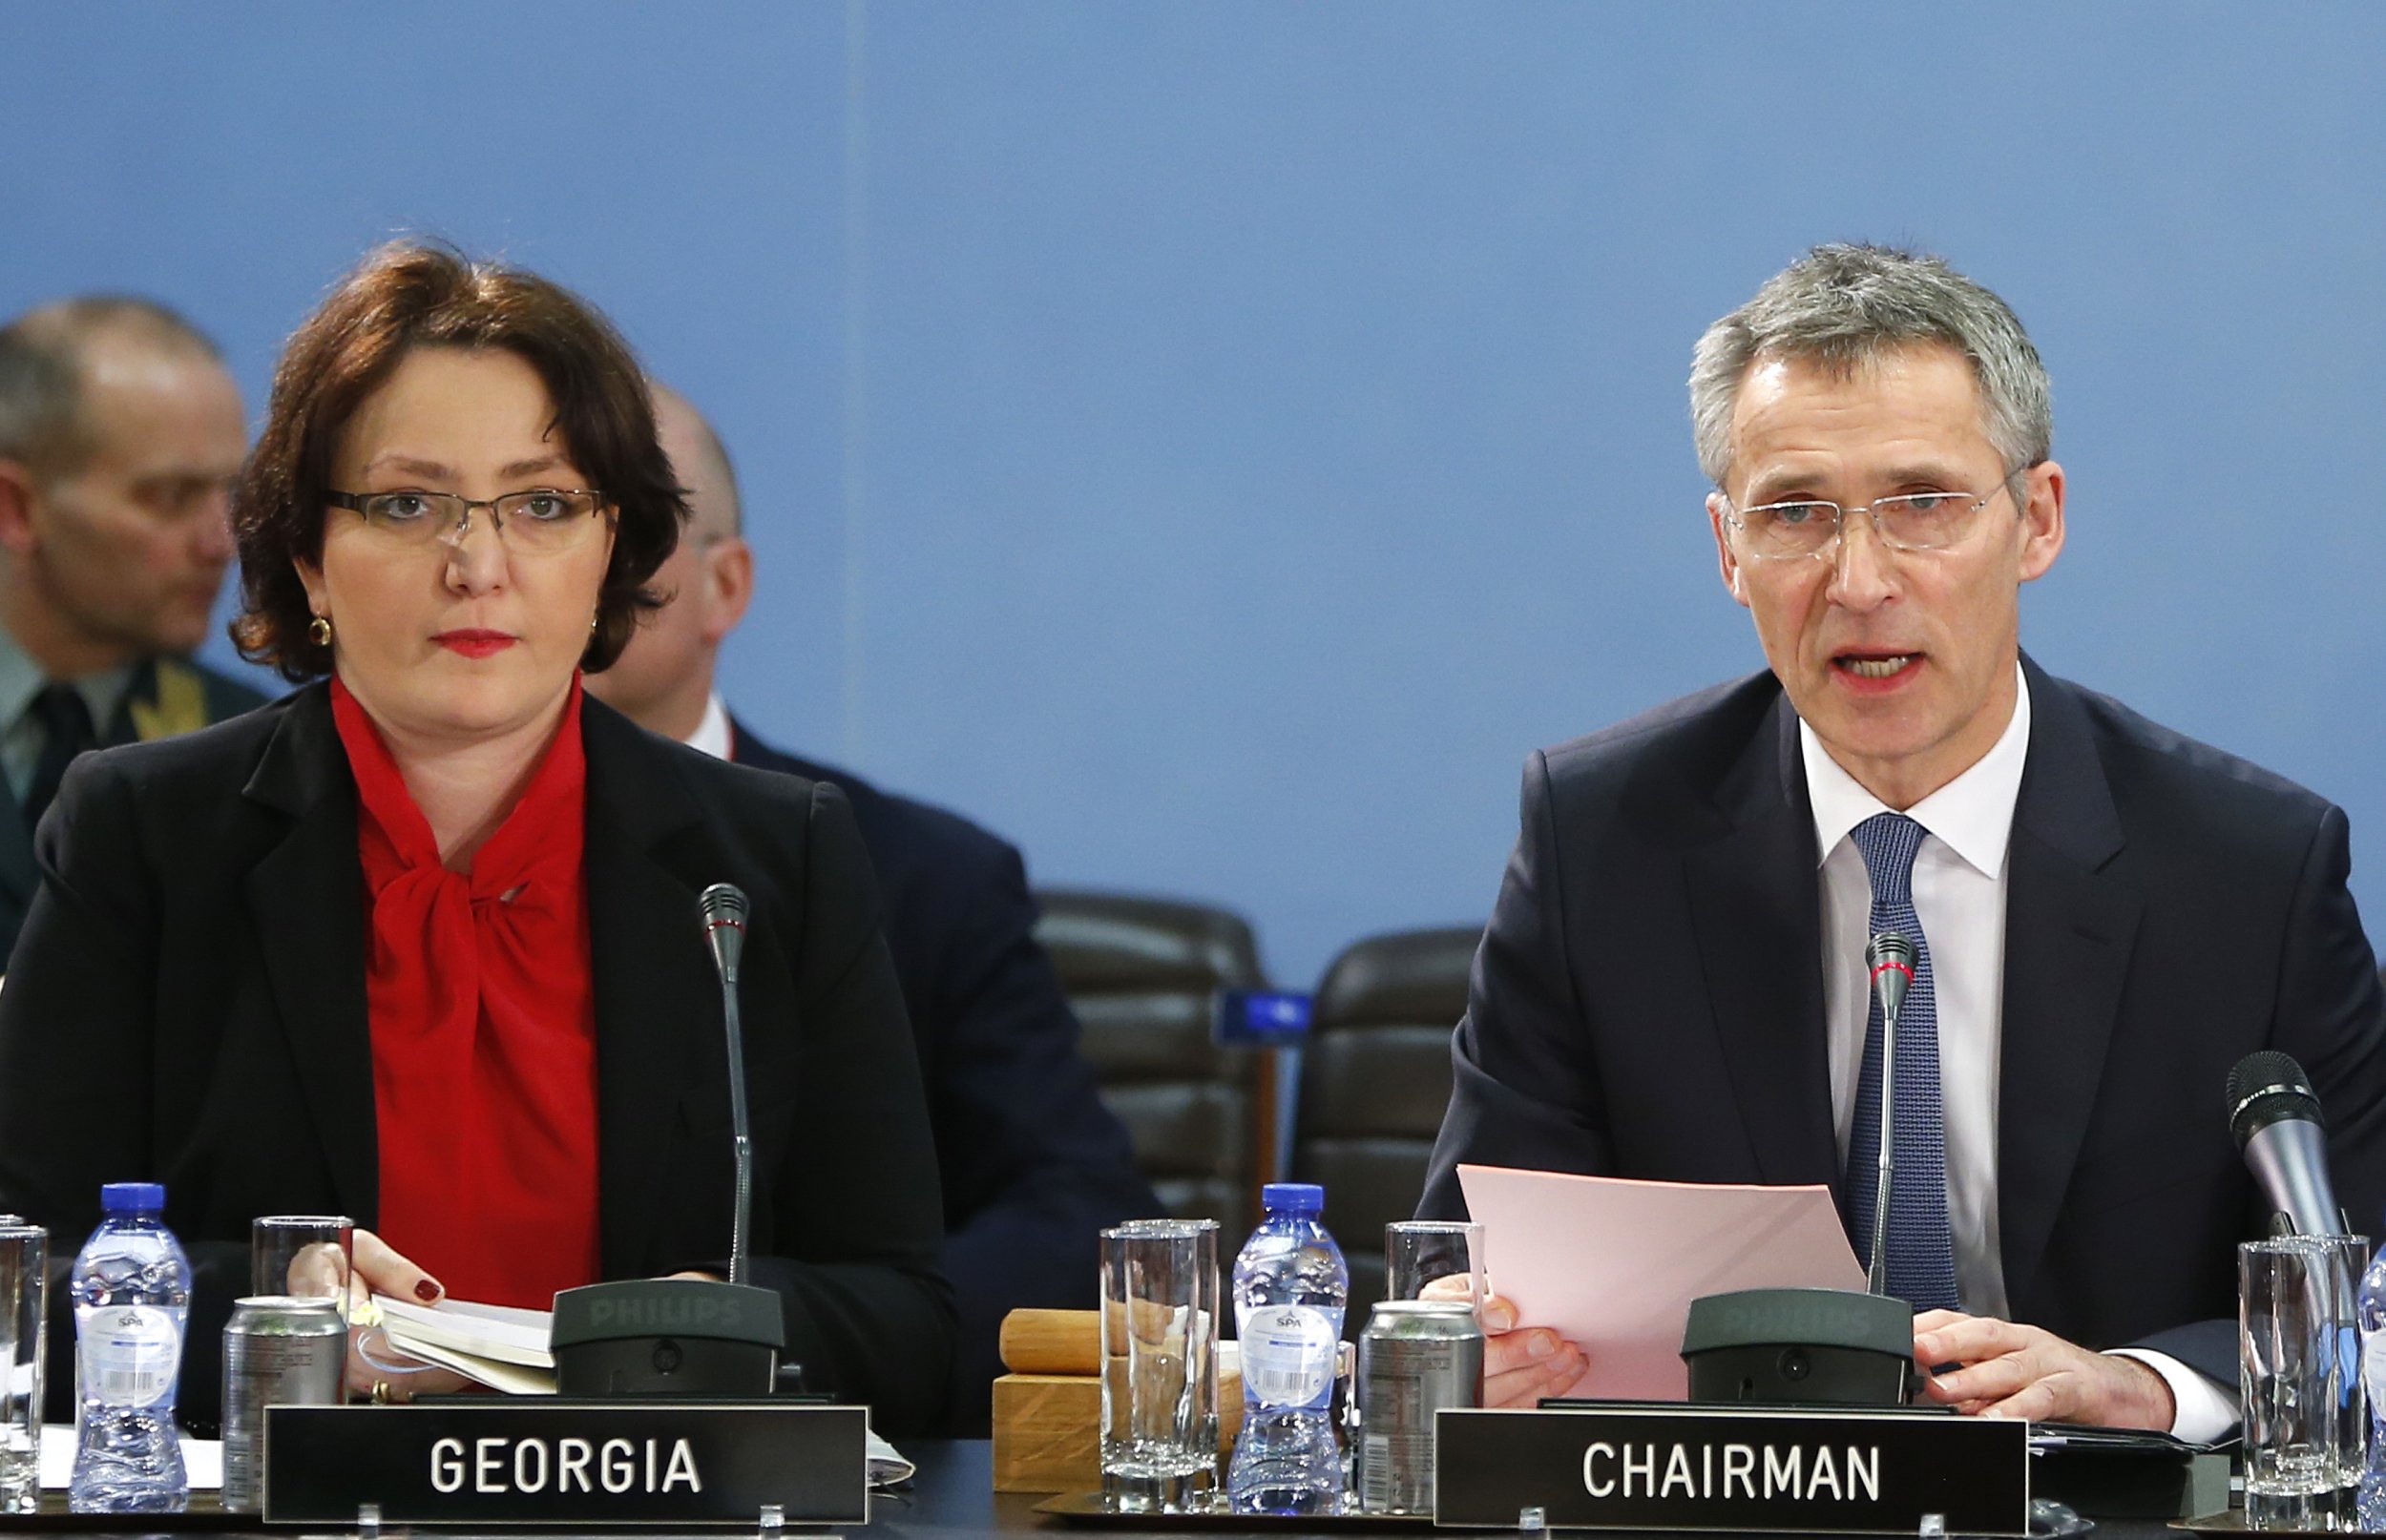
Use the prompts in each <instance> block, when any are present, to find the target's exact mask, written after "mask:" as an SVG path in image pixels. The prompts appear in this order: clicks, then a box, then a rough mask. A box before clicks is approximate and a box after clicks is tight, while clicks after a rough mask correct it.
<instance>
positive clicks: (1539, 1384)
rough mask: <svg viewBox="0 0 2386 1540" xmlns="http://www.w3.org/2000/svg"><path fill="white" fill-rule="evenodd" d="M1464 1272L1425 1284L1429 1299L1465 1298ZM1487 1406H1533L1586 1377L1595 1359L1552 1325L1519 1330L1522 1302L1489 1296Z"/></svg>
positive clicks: (1485, 1350) (1486, 1312) (1485, 1320)
mask: <svg viewBox="0 0 2386 1540" xmlns="http://www.w3.org/2000/svg"><path fill="white" fill-rule="evenodd" d="M1467 1293H1468V1289H1467V1280H1466V1278H1465V1277H1464V1276H1463V1275H1458V1274H1453V1275H1452V1276H1451V1277H1449V1278H1437V1279H1435V1280H1433V1281H1432V1282H1430V1283H1428V1284H1426V1285H1425V1291H1424V1298H1426V1299H1428V1300H1464V1299H1466V1298H1467ZM1482 1318H1483V1405H1486V1406H1531V1405H1536V1404H1537V1403H1538V1402H1539V1401H1540V1399H1541V1398H1542V1397H1543V1396H1555V1395H1559V1394H1560V1393H1562V1392H1563V1391H1564V1390H1565V1389H1566V1387H1567V1386H1569V1385H1571V1384H1574V1382H1575V1381H1577V1380H1580V1378H1582V1371H1583V1369H1584V1368H1586V1367H1588V1366H1589V1363H1590V1360H1589V1359H1588V1358H1586V1357H1584V1356H1583V1352H1582V1348H1581V1345H1580V1343H1577V1342H1568V1341H1566V1340H1565V1339H1564V1338H1562V1337H1560V1336H1559V1335H1558V1334H1557V1333H1556V1332H1554V1331H1551V1330H1550V1329H1549V1328H1548V1327H1546V1326H1532V1327H1526V1328H1523V1329H1519V1328H1518V1327H1517V1307H1516V1306H1515V1305H1513V1304H1511V1303H1509V1302H1508V1301H1506V1300H1503V1299H1501V1298H1500V1297H1499V1296H1498V1295H1496V1294H1486V1295H1484V1296H1483V1309H1482Z"/></svg>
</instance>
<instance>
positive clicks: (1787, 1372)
mask: <svg viewBox="0 0 2386 1540" xmlns="http://www.w3.org/2000/svg"><path fill="white" fill-rule="evenodd" d="M1914 957H1915V953H1914V943H1913V942H1912V941H1910V940H1908V939H1907V938H1906V937H1904V936H1901V935H1899V934H1898V933H1897V932H1896V931H1894V930H1885V931H1883V932H1881V933H1880V934H1879V935H1877V936H1874V937H1873V940H1872V943H1871V944H1870V945H1869V946H1867V947H1865V948H1864V966H1865V967H1866V968H1869V969H1871V971H1872V984H1873V998H1874V999H1876V1000H1878V1001H1879V1002H1880V1016H1881V1045H1880V1046H1881V1055H1880V1162H1879V1186H1878V1187H1877V1188H1875V1189H1874V1192H1875V1194H1876V1196H1875V1197H1874V1198H1873V1265H1872V1267H1871V1268H1870V1270H1869V1271H1868V1274H1867V1277H1866V1279H1865V1292H1864V1293H1862V1294H1858V1293H1856V1292H1854V1291H1853V1290H1852V1289H1851V1290H1842V1289H1741V1290H1739V1291H1737V1292H1735V1293H1731V1294H1708V1295H1702V1296H1701V1297H1699V1298H1698V1299H1695V1300H1692V1301H1690V1313H1689V1317H1688V1319H1687V1320H1686V1321H1685V1322H1684V1324H1683V1328H1682V1362H1683V1364H1684V1366H1685V1367H1686V1368H1687V1369H1688V1370H1689V1378H1690V1400H1691V1402H1692V1403H1693V1404H1696V1403H1702V1402H1704V1403H1707V1404H1710V1405H1728V1404H1732V1403H1763V1404H1769V1405H1810V1406H1811V1405H1831V1406H1904V1405H1910V1404H1911V1403H1912V1402H1913V1400H1914V1396H1915V1391H1916V1390H1918V1389H1919V1388H1920V1386H1921V1374H1920V1371H1919V1370H1917V1369H1916V1368H1915V1365H1914V1307H1913V1306H1912V1305H1910V1304H1908V1303H1907V1302H1906V1301H1903V1300H1899V1299H1894V1298H1893V1297H1892V1296H1891V1295H1890V1293H1889V1184H1890V1177H1891V1175H1892V1173H1893V1171H1894V1163H1893V1161H1892V1158H1891V1154H1890V1152H1891V1148H1892V1146H1893V1145H1894V1142H1895V1141H1894V1129H1895V1128H1896V1120H1895V1117H1894V1113H1895V1111H1896V1086H1897V1072H1896V1064H1897V1011H1898V1010H1899V1009H1900V1008H1902V1007H1903V1006H1904V1005H1905V1003H1906V990H1907V989H1910V988H1911V987H1912V986H1913V984H1914ZM1848 1179H1849V1180H1850V1181H1851V1182H1853V1181H1854V1180H1855V1173H1854V1172H1850V1173H1848ZM1560 1405H1581V1404H1580V1403H1560Z"/></svg>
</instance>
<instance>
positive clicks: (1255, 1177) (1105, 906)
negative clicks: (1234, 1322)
mask: <svg viewBox="0 0 2386 1540" xmlns="http://www.w3.org/2000/svg"><path fill="white" fill-rule="evenodd" d="M1036 899H1037V902H1038V903H1039V904H1041V905H1042V906H1043V920H1042V922H1041V923H1040V924H1039V925H1037V926H1036V939H1037V940H1038V941H1040V942H1042V943H1043V945H1044V949H1045V950H1047V951H1049V952H1050V953H1051V954H1052V960H1053V963H1054V964H1055V966H1056V967H1057V968H1059V970H1060V984H1061V988H1062V989H1064V990H1066V991H1067V993H1068V996H1069V1003H1070V1005H1071V1006H1072V1007H1073V1008H1074V1009H1076V1011H1077V1017H1078V1021H1079V1022H1080V1023H1081V1024H1082V1025H1083V1027H1084V1033H1083V1035H1082V1037H1081V1038H1080V1039H1079V1042H1080V1044H1081V1046H1082V1049H1083V1051H1084V1053H1085V1056H1086V1058H1087V1059H1088V1060H1090V1061H1091V1062H1092V1064H1093V1066H1094V1073H1095V1076H1096V1078H1097V1079H1098V1080H1099V1083H1100V1087H1101V1097H1102V1100H1103V1101H1104V1102H1105V1103H1107V1104H1108V1105H1109V1107H1110V1110H1111V1111H1112V1112H1114V1113H1118V1114H1119V1119H1120V1121H1121V1122H1123V1123H1124V1124H1126V1126H1127V1133H1128V1134H1129V1135H1130V1136H1131V1137H1132V1138H1133V1139H1134V1141H1135V1163H1136V1166H1137V1167H1138V1169H1140V1170H1141V1172H1142V1174H1143V1176H1145V1178H1146V1179H1148V1180H1149V1181H1150V1182H1151V1184H1152V1187H1153V1190H1154V1191H1156V1192H1157V1193H1158V1194H1159V1195H1160V1200H1161V1201H1162V1203H1163V1204H1165V1205H1166V1206H1167V1208H1168V1211H1169V1213H1170V1214H1172V1215H1174V1216H1175V1217H1179V1218H1211V1219H1216V1220H1217V1221H1218V1226H1219V1235H1218V1249H1219V1265H1220V1266H1221V1267H1222V1268H1223V1267H1224V1266H1226V1265H1227V1264H1228V1263H1229V1262H1230V1261H1231V1259H1232V1258H1233V1256H1234V1254H1235V1252H1236V1251H1237V1250H1238V1249H1239V1248H1240V1247H1241V1246H1242V1244H1243V1241H1244V1238H1245V1237H1246V1236H1248V1235H1249V1234H1250V1230H1251V1226H1252V1225H1253V1224H1254V1223H1256V1222H1257V1212H1258V1209H1257V1201H1258V1185H1259V1181H1260V1179H1261V1173H1263V1172H1264V1171H1265V1170H1266V1164H1265V1163H1264V1162H1265V1160H1266V1158H1267V1152H1268V1150H1269V1149H1270V1148H1271V1146H1272V1144H1273V1134H1272V1130H1270V1129H1269V1128H1268V1127H1267V1126H1266V1123H1267V1120H1266V1118H1265V1117H1264V1116H1263V1115H1262V1113H1261V1107H1262V1105H1263V1102H1262V1098H1263V1095H1264V1091H1263V1086H1262V1072H1263V1066H1262V1063H1261V1059H1262V1055H1261V1054H1259V1053H1257V1052H1254V1051H1250V1050H1247V1049H1227V1048H1222V1047H1220V1046H1219V1044H1218V1042H1217V1040H1216V1034H1215V1032H1214V1030H1213V1026H1212V1022H1213V1018H1214V1016H1215V1012H1216V1007H1215V996H1216V994H1217V991H1219V990H1220V989H1265V988H1266V981H1265V979H1264V977H1263V975H1262V974H1261V972H1260V966H1259V947H1258V945H1257V943H1256V942H1255V941H1254V940H1253V939H1252V935H1251V927H1250V926H1249V925H1247V924H1246V923H1245V921H1244V920H1243V919H1242V918H1241V917H1240V916H1238V915H1234V914H1230V913H1228V912H1226V911H1225V910H1224V909H1215V908H1209V907H1206V906H1204V905H1197V904H1180V903H1176V902H1172V901H1169V900H1165V899H1152V898H1133V897H1128V896H1125V895H1122V894H1117V893H1099V892H1085V891H1075V890H1046V891H1042V892H1039V893H1037V894H1036Z"/></svg>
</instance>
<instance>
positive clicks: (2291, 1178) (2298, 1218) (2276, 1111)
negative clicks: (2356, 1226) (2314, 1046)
mask: <svg viewBox="0 0 2386 1540" xmlns="http://www.w3.org/2000/svg"><path fill="white" fill-rule="evenodd" d="M2325 1127H2326V1125H2325V1124H2324V1123H2323V1122H2322V1120H2321V1117H2320V1099H2319V1097H2318V1095H2316V1094H2315V1093H2313V1090H2312V1082H2311V1080H2310V1079H2309V1078H2307V1077H2306V1076H2305V1074H2304V1072H2303V1067H2302V1066H2301V1065H2299V1064H2297V1063H2295V1061H2294V1060H2293V1059H2292V1058H2289V1057H2288V1056H2287V1055H2286V1054H2284V1053H2278V1052H2272V1051H2263V1052H2260V1053H2249V1054H2247V1055H2246V1056H2245V1057H2244V1058H2242V1059H2239V1060H2238V1061H2237V1066H2236V1068H2235V1069H2233V1070H2230V1071H2229V1135H2230V1136H2231V1137H2232V1138H2234V1139H2235V1140H2236V1141H2237V1148H2238V1149H2239V1150H2241V1151H2243V1152H2244V1154H2245V1163H2246V1164H2247V1165H2248V1166H2249V1167H2250V1168H2251V1169H2252V1172H2253V1179H2254V1180H2255V1181H2258V1182H2260V1183H2261V1184H2262V1191H2263V1192H2264V1193H2265V1194H2267V1195H2268V1196H2269V1197H2270V1200H2271V1207H2273V1208H2275V1209H2276V1210H2277V1211H2278V1212H2279V1213H2280V1214H2281V1215H2283V1216H2285V1217H2286V1220H2287V1223H2288V1224H2289V1225H2290V1226H2291V1227H2292V1229H2293V1230H2294V1232H2295V1233H2296V1234H2297V1235H2306V1236H2341V1235H2349V1234H2351V1233H2352V1230H2351V1226H2349V1225H2347V1224H2346V1223H2345V1219H2344V1211H2343V1210H2342V1209H2339V1208H2338V1207H2337V1206H2336V1192H2335V1188H2334V1185H2333V1184H2331V1182H2330V1181H2329V1179H2328V1140H2327V1137H2326V1134H2325Z"/></svg>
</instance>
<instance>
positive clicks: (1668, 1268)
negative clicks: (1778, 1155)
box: [1458, 1166, 1864, 1401]
mask: <svg viewBox="0 0 2386 1540" xmlns="http://www.w3.org/2000/svg"><path fill="white" fill-rule="evenodd" d="M1458 1184H1459V1186H1460V1187H1461V1188H1463V1189H1464V1190H1465V1193H1466V1203H1467V1209H1468V1212H1469V1213H1471V1214H1472V1215H1473V1216H1474V1217H1476V1219H1477V1220H1479V1221H1480V1222H1481V1223H1482V1226H1483V1251H1484V1262H1485V1268H1484V1270H1485V1272H1486V1273H1487V1274H1488V1275H1489V1280H1490V1283H1491V1287H1492V1290H1493V1292H1494V1293H1496V1294H1499V1295H1502V1296H1505V1297H1506V1298H1507V1299H1508V1300H1509V1301H1512V1302H1513V1303H1514V1304H1515V1305H1516V1307H1517V1320H1518V1321H1521V1322H1522V1323H1523V1324H1524V1325H1527V1326H1548V1327H1552V1328H1554V1329H1555V1330H1557V1331H1558V1332H1559V1335H1561V1336H1564V1337H1566V1338H1569V1339H1571V1340H1572V1341H1574V1342H1580V1343H1581V1344H1582V1350H1583V1353H1584V1354H1585V1355H1586V1356H1587V1357H1588V1358H1589V1360H1590V1366H1589V1367H1588V1368H1587V1369H1585V1370H1584V1371H1583V1374H1582V1377H1581V1379H1580V1380H1579V1381H1577V1382H1576V1383H1575V1384H1574V1385H1573V1386H1572V1387H1570V1388H1569V1389H1567V1390H1565V1391H1563V1392H1561V1393H1562V1394H1566V1395H1575V1396H1624V1397H1632V1398H1635V1399H1640V1400H1650V1401H1680V1400H1682V1399H1684V1397H1685V1395H1686V1394H1687V1393H1688V1389H1689V1375H1688V1371H1687V1370H1685V1368H1684V1367H1683V1364H1682V1357H1681V1354H1682V1325H1683V1321H1684V1320H1685V1318H1686V1317H1687V1316H1688V1314H1689V1310H1690V1301H1692V1300H1694V1299H1697V1298H1698V1297H1700V1296H1701V1295H1706V1294H1727V1293H1729V1292H1731V1291H1732V1290H1734V1289H1764V1288H1820V1289H1853V1290H1855V1291H1857V1292H1859V1293H1860V1292H1862V1290H1863V1288H1864V1270H1863V1269H1862V1268H1861V1267H1859V1266H1857V1265H1856V1259H1855V1253H1854V1251H1853V1250H1852V1248H1851V1247H1850V1246H1849V1245H1848V1238H1847V1234H1846V1232H1844V1231H1843V1230H1841V1229H1840V1227H1839V1214H1838V1211H1837V1209H1836V1208H1834V1207H1833V1206H1832V1203H1831V1190H1830V1189H1829V1188H1827V1187H1708V1186H1700V1185H1695V1184H1691V1183H1686V1182H1643V1181H1624V1180H1622V1179H1620V1178H1617V1177H1612V1176H1569V1175H1566V1174H1563V1173H1559V1172H1551V1171H1517V1170H1513V1169H1510V1168H1508V1167H1505V1166H1460V1167H1459V1168H1458Z"/></svg>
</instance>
